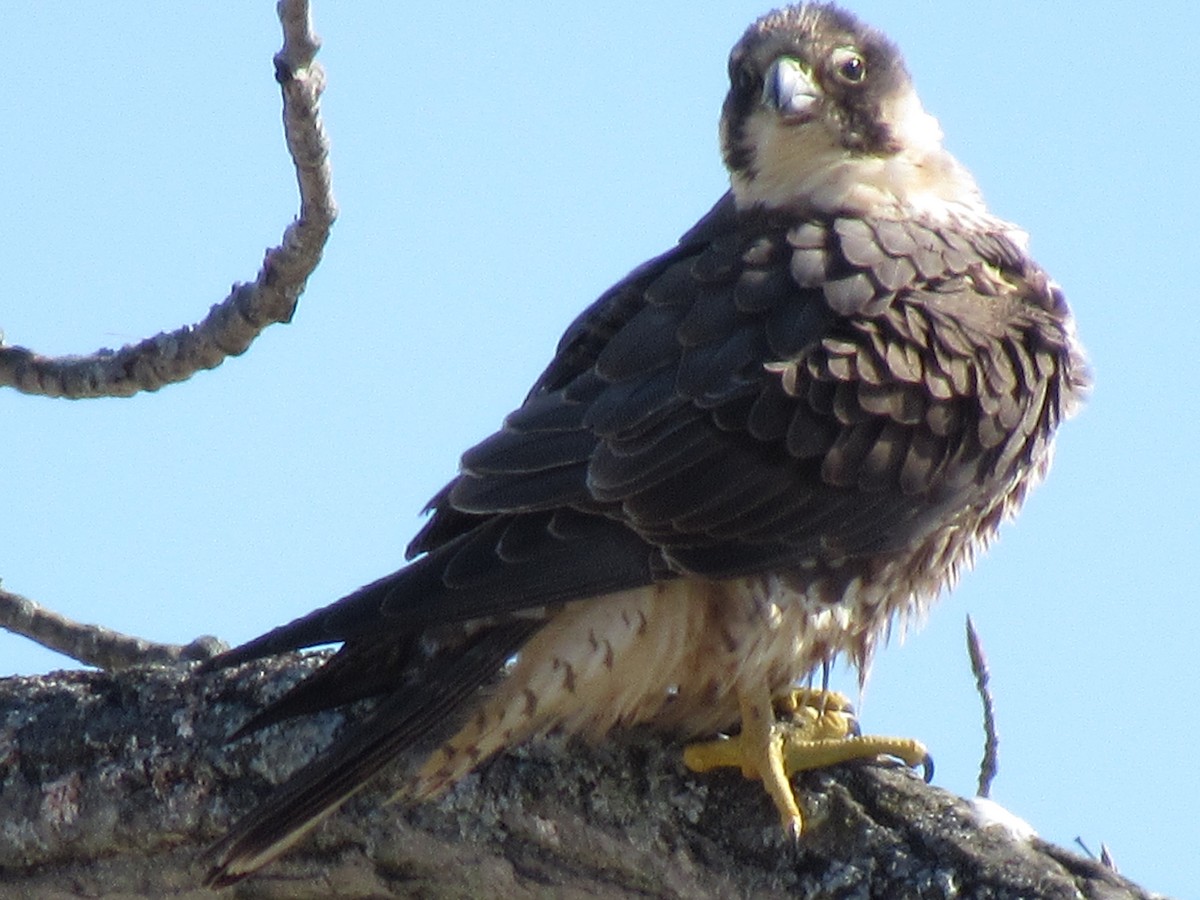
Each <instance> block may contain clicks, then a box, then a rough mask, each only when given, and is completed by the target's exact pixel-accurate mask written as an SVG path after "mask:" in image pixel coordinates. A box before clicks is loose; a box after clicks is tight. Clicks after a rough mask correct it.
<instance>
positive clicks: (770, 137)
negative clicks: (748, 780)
mask: <svg viewBox="0 0 1200 900" xmlns="http://www.w3.org/2000/svg"><path fill="white" fill-rule="evenodd" d="M729 79H730V87H729V92H728V95H727V96H726V98H725V103H724V107H723V110H722V115H721V124H720V142H721V152H722V155H723V157H724V161H725V164H726V166H727V167H728V169H729V177H730V190H729V191H728V193H727V194H726V195H725V196H724V197H722V198H721V199H720V200H719V201H718V202H717V204H716V205H715V206H714V207H713V209H712V210H711V211H710V212H709V213H708V214H707V215H705V216H704V217H703V218H702V219H701V220H700V221H699V222H698V223H697V224H696V225H695V226H694V227H693V228H692V229H691V230H690V231H688V232H687V233H686V234H685V235H684V236H683V238H682V239H681V240H680V241H679V243H678V245H677V246H675V247H674V248H672V249H670V250H668V251H667V252H666V253H664V254H663V255H661V256H659V257H657V258H655V259H652V260H650V261H649V262H647V263H645V264H643V265H641V266H639V267H638V268H636V269H634V270H633V271H632V272H631V273H630V274H629V275H628V276H626V277H625V278H624V280H622V281H620V282H619V283H618V284H617V285H616V286H614V287H613V288H611V289H610V290H609V291H608V292H606V293H605V294H604V295H603V296H601V297H600V299H599V300H597V301H596V302H595V303H594V304H592V305H591V306H590V307H589V308H588V309H586V310H585V311H584V312H583V314H582V315H580V316H579V318H578V319H576V321H575V322H574V323H573V324H572V325H571V326H570V327H569V328H568V329H567V331H566V333H565V335H564V336H563V338H562V340H561V342H560V343H559V345H558V349H557V352H556V353H555V355H554V357H553V359H552V360H551V361H550V364H549V366H548V367H547V368H546V370H545V372H544V373H543V374H542V375H541V377H540V378H539V379H538V380H537V382H536V383H535V384H534V386H533V388H532V390H531V391H530V392H529V394H528V396H527V397H526V398H525V401H524V403H523V404H521V406H520V407H519V408H518V409H517V410H516V411H515V412H513V413H511V414H510V415H509V416H508V418H507V419H505V421H504V424H503V426H502V427H501V429H500V430H499V431H497V432H496V433H495V434H493V435H492V436H491V437H488V438H487V439H485V440H484V441H483V442H481V443H480V444H478V445H476V446H474V447H472V448H471V449H469V450H467V451H466V453H465V454H464V455H463V457H462V462H461V470H460V474H459V475H458V476H457V477H456V478H455V479H454V480H453V481H451V482H450V484H448V485H447V486H446V487H445V488H444V489H443V490H442V491H441V492H439V493H438V494H437V495H436V496H435V497H434V498H433V499H432V501H430V503H429V505H428V507H427V512H429V513H431V514H432V515H431V517H430V518H429V519H428V521H427V523H426V524H425V525H424V527H423V528H422V529H421V531H420V532H419V533H418V534H417V535H416V537H415V538H414V539H413V541H412V543H411V544H410V545H409V547H408V559H409V560H410V562H409V563H408V565H406V566H405V567H404V568H402V569H400V570H399V571H397V572H395V573H393V574H391V575H387V576H385V577H384V578H381V579H380V580H379V581H376V582H374V583H373V584H370V585H367V586H366V587H363V588H361V589H359V590H358V591H356V592H354V593H352V594H350V595H348V596H346V597H345V598H343V599H341V600H339V601H338V602H336V603H334V604H332V605H330V606H327V607H325V608H322V609H319V610H317V611H315V612H312V613H310V614H308V615H306V616H304V617H302V618H300V619H297V620H296V621H294V622H292V623H290V624H288V625H284V626H282V627H280V628H278V629H276V630H274V631H271V632H269V633H268V634H265V635H263V636H262V637H259V638H257V639H255V640H253V641H251V642H250V643H248V644H246V645H244V646H242V647H240V648H237V649H235V650H232V651H230V652H229V653H227V654H225V655H223V656H222V657H220V658H218V659H217V660H216V661H215V665H233V664H236V663H241V662H245V661H247V660H251V659H255V658H259V657H262V656H266V655H270V654H277V653H281V652H285V651H290V650H294V649H299V648H304V647H310V646H315V645H318V644H325V643H338V642H340V643H341V647H340V649H339V650H338V652H337V653H336V654H334V655H333V656H332V657H331V658H330V659H329V660H328V662H326V663H325V664H324V666H323V667H322V668H320V669H319V670H318V671H317V672H316V673H315V674H314V675H312V676H311V677H310V678H309V679H308V680H307V681H305V682H302V683H301V684H299V685H298V686H297V687H295V688H294V689H292V690H291V692H290V693H287V694H285V695H284V696H283V697H282V698H281V699H280V700H278V701H277V702H275V703H274V704H273V705H271V706H269V707H268V708H267V709H265V710H264V711H263V712H261V713H260V714H258V715H257V716H256V717H255V718H253V719H252V720H251V721H250V722H249V723H248V724H247V725H246V726H244V727H243V728H242V729H241V731H240V732H239V734H244V733H246V732H247V731H250V730H253V729H257V728H261V727H263V726H265V725H268V724H272V723H275V722H278V721H280V720H283V719H286V718H289V717H291V716H295V715H299V714H303V713H309V712H313V711H315V710H318V709H323V708H328V707H335V706H340V705H343V704H346V703H350V702H352V701H356V700H359V699H362V698H365V697H377V698H379V699H378V703H377V705H376V706H375V707H374V708H373V711H372V712H370V713H369V714H367V715H366V716H365V718H363V719H361V720H360V721H357V722H355V723H354V724H352V725H350V726H348V727H347V729H346V730H345V732H344V733H343V734H342V735H341V736H340V737H339V739H338V740H336V741H335V743H334V744H333V745H332V746H331V748H330V749H329V750H328V751H327V752H326V753H325V754H324V755H323V756H321V757H319V758H318V759H316V760H315V761H314V762H312V763H310V764H309V765H308V766H307V767H305V768H303V769H301V770H300V771H299V772H298V773H297V774H296V775H294V776H293V777H292V779H291V780H290V781H288V782H285V783H284V784H283V785H282V786H280V787H279V788H277V789H276V792H275V793H274V794H273V795H272V796H270V797H269V798H268V799H267V800H266V801H265V802H264V803H263V805H262V806H260V807H259V808H258V809H256V810H254V811H252V812H251V813H250V814H249V815H248V816H247V817H246V818H245V819H243V820H242V821H241V822H239V823H238V824H237V825H235V826H234V828H233V829H232V830H231V832H230V833H229V834H228V835H227V836H226V837H225V838H224V839H223V840H222V841H221V842H220V843H219V844H218V845H217V847H216V848H215V850H214V853H215V858H216V862H215V865H214V867H213V869H212V871H211V872H210V875H209V882H210V884H214V885H223V884H229V883H232V882H234V881H237V880H238V879H240V878H242V877H244V876H245V875H247V874H249V873H250V872H253V871H254V870H255V869H257V868H259V867H260V866H262V865H263V864H265V863H266V862H268V861H270V860H271V859H273V858H275V857H276V856H277V855H279V854H280V853H282V852H283V851H284V850H286V849H287V848H288V847H289V846H291V845H292V844H293V843H295V841H297V840H298V839H299V838H300V837H302V836H303V835H304V834H305V833H307V831H308V830H309V829H311V828H312V827H313V826H314V825H315V824H316V823H317V822H319V821H321V820H322V819H323V818H324V817H325V816H327V815H329V814H330V813H331V812H332V811H333V810H335V809H336V808H337V806H338V805H339V804H341V803H342V802H343V801H344V800H346V799H347V798H348V797H350V796H351V795H353V794H354V793H356V792H357V791H359V790H360V789H362V788H363V786H364V785H365V784H366V783H367V781H368V780H369V779H370V778H371V776H373V775H374V774H375V773H377V772H378V771H379V770H380V769H381V768H383V767H384V766H385V765H387V764H388V763H389V762H390V761H392V760H393V759H395V758H396V757H397V756H398V755H399V754H401V753H402V752H403V751H406V750H409V749H411V748H412V746H413V745H414V744H415V743H417V742H418V741H420V740H421V739H422V738H427V736H428V735H429V734H430V733H431V732H432V731H433V730H434V729H435V728H436V727H437V726H440V725H441V724H442V723H443V722H446V721H451V722H453V723H455V725H454V729H456V730H452V733H450V735H449V736H448V737H447V738H446V739H445V740H444V742H442V743H441V744H440V745H439V746H438V748H437V749H435V750H434V751H433V752H432V754H431V755H430V756H429V757H428V759H427V761H426V762H425V763H424V764H423V765H422V766H421V767H420V768H419V769H417V770H416V771H415V772H413V773H411V775H410V776H409V778H408V781H407V788H406V789H405V790H404V795H405V797H406V799H408V800H411V801H419V800H422V799H425V798H430V797H433V796H436V795H437V794H438V793H439V792H441V791H444V790H446V789H447V788H449V787H450V786H452V785H453V784H454V783H455V782H457V781H458V780H459V779H461V778H462V777H463V776H464V775H465V774H467V773H468V772H469V771H471V770H472V769H473V768H474V767H476V766H478V765H480V764H481V763H483V762H484V761H485V760H487V759H488V758H489V757H491V756H492V755H493V754H495V753H497V752H499V751H502V750H504V749H505V748H507V747H512V746H514V745H516V744H518V743H520V742H522V741H525V740H527V739H529V738H532V737H535V736H537V735H542V734H545V733H547V732H550V731H559V732H566V733H571V734H578V735H582V736H585V737H587V738H591V739H600V738H602V737H603V736H604V735H605V734H607V733H608V732H609V731H610V730H612V729H614V728H617V727H629V726H635V725H641V726H648V727H650V728H652V729H656V730H659V731H662V732H666V733H669V734H672V735H676V736H679V737H681V738H682V739H698V738H704V737H707V738H710V739H711V738H713V737H714V736H715V735H717V734H719V733H722V732H724V733H729V734H734V735H735V736H736V737H735V739H734V740H732V741H722V742H720V743H715V742H711V741H710V742H709V743H699V744H694V745H692V746H691V747H689V748H688V749H687V751H686V752H685V761H686V762H687V763H688V764H689V765H690V766H691V767H692V768H695V769H705V768H708V767H710V766H713V765H724V764H732V765H737V766H739V767H740V768H741V769H742V771H743V772H744V774H746V775H747V776H748V777H753V778H757V779H760V780H761V781H762V782H763V785H764V786H765V788H766V790H767V792H768V793H769V794H770V796H771V798H772V800H773V802H774V804H775V806H776V808H777V810H778V812H779V815H780V819H781V820H782V823H783V825H784V827H785V828H786V829H788V830H789V831H790V832H792V833H793V834H794V835H799V834H800V832H801V830H802V828H803V821H802V818H801V814H800V810H799V807H798V804H797V802H796V799H795V796H794V794H793V791H792V787H791V783H790V776H791V773H792V772H793V771H795V770H796V769H797V768H802V767H804V766H806V765H823V764H828V763H829V762H834V761H837V760H840V759H846V758H852V757H857V756H873V755H875V754H878V753H881V752H882V753H890V754H893V755H897V756H899V757H901V758H903V759H905V760H906V761H908V762H910V763H914V764H915V763H916V762H918V761H920V759H921V758H922V757H923V755H924V750H923V748H921V747H920V745H919V744H916V742H913V741H902V740H899V739H895V740H893V739H886V738H882V739H869V738H856V737H854V736H843V735H845V734H846V732H847V731H848V730H849V726H848V725H847V722H848V721H849V717H848V716H847V715H846V713H845V712H844V710H842V709H841V708H840V706H839V705H838V704H837V703H836V701H835V700H831V699H830V698H829V696H828V695H826V694H824V693H823V692H822V691H812V690H802V689H799V688H798V685H801V684H804V683H805V682H806V679H810V678H812V676H813V674H814V673H819V672H821V671H823V670H824V671H827V670H828V666H829V665H830V663H831V661H833V660H835V659H839V658H840V659H844V660H847V661H848V662H850V663H851V664H853V665H854V666H856V667H857V668H858V670H859V672H860V677H865V672H866V670H867V668H868V666H869V664H870V660H871V657H872V653H873V651H874V650H875V648H876V646H877V645H878V644H879V643H880V642H881V641H882V640H883V639H884V638H885V637H886V635H887V634H888V632H889V629H890V627H891V625H892V624H893V622H895V621H896V620H898V619H902V618H904V617H906V616H910V615H912V614H914V613H919V612H921V611H923V610H924V609H925V608H927V606H928V605H929V604H930V603H931V602H932V600H933V599H934V598H935V597H936V595H937V594H938V593H939V592H940V591H941V589H942V588H943V587H946V586H948V585H949V584H950V583H952V582H953V581H954V580H955V578H956V576H957V574H958V573H959V571H960V570H961V569H962V568H963V567H964V566H966V565H968V564H969V563H970V562H971V560H972V558H973V557H974V555H975V554H976V553H977V552H978V551H979V550H980V549H981V548H983V547H984V546H985V545H986V544H987V543H988V542H989V541H990V540H991V538H992V537H993V536H994V534H995V533H996V530H997V528H998V526H999V525H1000V523H1001V521H1002V520H1004V519H1005V518H1006V517H1008V516H1010V515H1012V514H1013V513H1014V512H1015V511H1016V510H1017V508H1018V507H1019V506H1020V505H1021V503H1022V501H1023V500H1024V498H1025V495H1026V492H1027V491H1028V490H1029V488H1030V486H1031V485H1033V484H1034V483H1035V482H1036V481H1038V480H1039V479H1040V478H1041V477H1042V475H1043V474H1044V473H1045V471H1046V469H1047V466H1048V465H1049V462H1050V456H1051V445H1052V440H1053V437H1054V433H1055V430H1056V428H1057V426H1058V424H1059V422H1060V421H1061V420H1062V419H1063V418H1065V417H1066V416H1068V415H1069V414H1070V413H1071V412H1072V411H1073V410H1074V409H1075V407H1076V406H1077V405H1078V403H1079V402H1080V400H1081V398H1082V396H1083V394H1084V392H1085V389H1086V387H1087V383H1088V375H1087V369H1086V364H1085V361H1084V356H1083V351H1082V348H1081V346H1080V345H1079V343H1078V342H1077V340H1076V338H1075V330H1074V326H1073V321H1072V317H1071V314H1070V311H1069V310H1068V307H1067V304H1066V301H1065V300H1064V298H1063V295H1062V293H1061V291H1060V290H1059V288H1058V287H1057V286H1056V285H1055V284H1054V283H1053V282H1052V281H1051V280H1050V279H1049V277H1048V276H1047V275H1046V273H1045V272H1044V271H1043V270H1042V269H1041V268H1040V267H1039V266H1038V265H1037V263H1035V262H1034V261H1033V260H1032V259H1031V258H1030V256H1029V255H1028V253H1027V251H1026V239H1025V236H1024V234H1023V233H1022V232H1021V231H1020V230H1018V229H1017V228H1016V227H1015V226H1013V225H1011V224H1009V223H1008V222H1005V221H1003V220H1001V219H999V218H997V217H995V216H993V215H992V214H991V213H990V212H988V210H987V207H986V206H985V205H984V202H983V200H982V197H981V195H980V192H979V190H978V188H977V187H976V184H975V182H974V180H973V179H972V177H971V176H970V174H969V173H968V172H967V171H966V169H964V168H963V166H961V165H960V164H959V163H958V162H957V161H956V160H955V159H954V158H953V157H951V156H950V154H949V153H947V152H946V151H945V150H944V149H943V147H942V144H941V131H940V129H939V126H938V123H937V121H936V120H935V119H934V118H933V117H932V116H930V115H929V114H928V113H926V112H925V110H924V109H923V107H922V105H921V102H920V101H919V100H918V98H917V94H916V93H915V91H914V89H913V85H912V82H911V80H910V77H909V74H908V72H907V70H906V69H905V65H904V62H903V60H902V58H901V56H900V54H899V52H898V51H897V49H896V48H895V47H894V46H893V45H892V44H891V43H890V42H889V41H888V40H887V39H886V38H885V37H884V36H883V35H882V34H880V33H879V32H878V31H875V30H873V29H871V28H869V27H867V26H865V25H863V24H862V23H860V22H859V21H858V20H856V19H855V18H854V17H852V16H851V15H850V14H848V13H846V12H844V11H842V10H840V9H838V8H837V7H835V6H831V5H824V4H805V5H801V6H794V7H788V8H785V9H781V10H778V11H775V12H772V13H769V14H768V15H766V16H764V17H763V18H761V19H759V20H758V21H757V22H755V23H754V24H753V25H752V26H751V27H750V28H749V30H748V31H747V32H746V33H745V35H744V36H743V37H742V39H741V40H740V41H739V42H738V43H737V45H736V46H735V47H734V48H733V52H732V55H731V57H730V60H729ZM838 722H840V723H841V725H842V726H843V727H840V728H839V727H836V725H837V723H838ZM804 723H808V724H804ZM830 723H834V726H835V727H833V728H832V731H831V730H830V728H829V727H828V726H829V725H830ZM806 747H807V748H810V749H811V747H818V748H819V752H817V753H816V755H815V756H812V757H806V756H805V752H804V751H805V748H806ZM814 760H815V761H814Z"/></svg>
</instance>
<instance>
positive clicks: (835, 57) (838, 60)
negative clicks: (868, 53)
mask: <svg viewBox="0 0 1200 900" xmlns="http://www.w3.org/2000/svg"><path fill="white" fill-rule="evenodd" d="M830 61H831V62H832V63H833V71H834V74H836V75H837V77H838V78H839V79H840V80H841V81H844V82H845V83H846V84H861V83H862V82H863V80H864V79H865V78H866V77H867V63H866V60H864V59H863V58H862V54H860V53H859V52H858V51H857V50H851V49H850V48H849V47H839V48H838V49H837V50H834V51H833V54H832V55H831V57H830Z"/></svg>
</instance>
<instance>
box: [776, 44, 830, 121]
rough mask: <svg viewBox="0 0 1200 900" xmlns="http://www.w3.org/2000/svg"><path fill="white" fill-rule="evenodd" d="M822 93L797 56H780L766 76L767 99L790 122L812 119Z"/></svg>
mask: <svg viewBox="0 0 1200 900" xmlns="http://www.w3.org/2000/svg"><path fill="white" fill-rule="evenodd" d="M820 94H821V92H820V89H819V88H818V87H817V86H816V84H814V83H813V80H812V76H811V75H809V74H808V71H807V70H806V69H805V68H804V65H803V63H801V62H800V60H798V59H796V58H795V57H791V56H781V57H779V59H777V60H775V62H773V63H771V67H770V68H769V69H767V74H766V77H765V78H764V79H763V92H762V99H763V102H764V103H766V104H768V105H770V106H771V107H773V108H774V109H775V110H776V112H778V113H779V115H780V116H781V117H782V118H783V119H784V121H787V122H793V123H795V122H806V121H808V120H809V119H811V118H812V117H813V115H814V114H815V112H816V110H815V107H816V103H817V100H818V99H819V98H820Z"/></svg>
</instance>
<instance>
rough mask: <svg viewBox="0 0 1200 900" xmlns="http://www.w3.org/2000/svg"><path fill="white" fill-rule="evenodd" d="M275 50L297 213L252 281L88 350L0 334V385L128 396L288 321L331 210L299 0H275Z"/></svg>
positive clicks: (312, 50)
mask: <svg viewBox="0 0 1200 900" xmlns="http://www.w3.org/2000/svg"><path fill="white" fill-rule="evenodd" d="M278 12H279V20H280V22H281V23H282V25H283V33H284V40H283V49H282V50H281V51H280V52H279V53H277V54H276V55H275V77H276V80H278V82H279V84H280V86H281V88H282V90H283V123H284V132H285V135H286V138H287V146H288V152H289V153H290V154H291V157H292V161H293V162H294V163H295V166H296V178H297V182H298V183H299V187H300V215H299V217H298V218H297V219H296V220H295V221H294V222H293V223H292V224H291V225H289V226H288V228H287V230H286V231H285V232H284V235H283V241H282V243H281V244H280V245H279V246H278V247H276V248H274V249H272V250H269V251H268V252H267V255H266V258H265V259H264V260H263V265H262V268H261V269H260V270H259V273H258V277H257V279H256V280H255V282H254V283H253V284H237V285H235V286H234V288H233V290H232V292H231V293H230V294H229V296H228V297H226V298H225V300H223V301H222V302H221V303H218V304H217V305H216V306H214V307H212V309H211V310H209V313H208V315H207V316H206V317H205V318H204V319H203V320H202V321H201V322H198V323H197V324H195V325H185V326H183V327H181V328H178V329H176V330H175V331H172V332H169V333H168V332H161V333H159V334H157V335H155V336H154V337H152V338H147V339H146V340H144V341H141V342H140V343H138V344H127V345H126V346H124V347H122V348H121V349H120V350H116V351H113V350H109V349H101V350H97V351H96V352H95V353H93V354H91V355H89V356H62V357H47V356H41V355H39V354H37V353H35V352H34V351H32V350H28V349H26V348H24V347H5V346H2V343H3V342H2V340H0V386H11V387H15V388H16V389H17V390H19V391H23V392H25V393H27V394H43V395H45V396H48V397H69V398H71V399H82V398H85V397H129V396H132V395H133V394H136V393H137V392H139V391H156V390H158V389H159V388H161V387H163V386H164V385H166V384H171V383H173V382H177V381H185V380H186V379H188V378H190V377H191V376H192V375H193V374H195V373H196V372H197V371H199V370H200V369H212V368H214V367H216V366H218V365H220V364H221V363H222V362H223V361H224V360H225V358H226V357H227V356H238V355H239V354H241V353H243V352H245V350H246V349H247V348H248V347H249V346H250V344H251V343H252V342H253V341H254V339H255V338H256V337H258V335H259V334H260V333H261V332H262V331H263V330H264V329H265V328H266V327H267V326H268V325H270V324H272V323H274V322H287V321H290V320H291V318H292V315H293V313H294V312H295V309H296V302H297V301H298V300H299V298H300V294H301V293H302V292H303V291H304V285H305V282H306V281H307V279H308V276H309V275H310V274H312V271H313V269H315V268H316V266H317V263H318V262H320V259H321V251H322V249H323V248H324V246H325V242H326V240H327V239H328V237H329V229H330V227H331V226H332V225H333V220H334V218H335V217H336V215H337V207H336V204H335V202H334V199H333V193H332V188H331V182H330V169H329V142H328V140H327V139H326V137H325V131H324V127H323V126H322V124H321V120H320V117H319V113H318V100H319V98H320V96H321V92H322V90H323V89H324V86H325V73H324V71H323V70H322V69H321V67H320V66H319V65H317V64H315V63H314V62H313V57H314V56H315V55H316V52H317V48H318V47H319V42H318V41H317V38H316V36H315V35H314V34H313V32H312V23H311V20H310V16H309V7H308V2H307V0H281V2H280V3H279V6H278Z"/></svg>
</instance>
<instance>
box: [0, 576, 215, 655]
mask: <svg viewBox="0 0 1200 900" xmlns="http://www.w3.org/2000/svg"><path fill="white" fill-rule="evenodd" d="M0 628H5V629H7V630H8V631H11V632H13V633H14V634H19V635H22V636H24V637H27V638H29V639H30V640H31V641H35V642H36V643H39V644H41V645H42V646H43V647H46V648H48V649H50V650H53V651H55V652H56V653H62V654H63V655H64V656H69V657H71V659H73V660H75V661H76V662H81V663H83V664H84V665H85V666H96V667H98V668H101V669H126V668H129V667H130V666H139V665H145V664H149V663H158V664H169V663H177V662H183V661H186V660H196V661H199V660H204V659H208V658H209V657H211V656H215V655H216V654H217V653H220V652H221V651H222V650H224V649H226V646H227V645H226V644H224V643H223V642H222V641H219V640H217V639H216V638H215V637H212V636H211V635H205V636H204V637H199V638H196V640H194V641H192V642H191V643H190V644H186V645H185V644H158V643H155V642H154V641H147V640H145V639H144V638H139V637H131V636H130V635H125V634H121V633H120V632H117V631H113V630H112V629H110V628H105V627H104V626H103V625H89V624H86V623H84V622H76V621H74V620H73V619H68V618H67V617H66V616H63V615H59V614H58V613H56V612H53V611H52V610H49V609H46V608H45V607H44V606H41V605H40V604H38V603H34V602H33V601H32V600H30V599H29V598H28V597H22V596H21V595H20V594H14V593H11V592H10V591H6V590H4V589H3V588H0Z"/></svg>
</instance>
